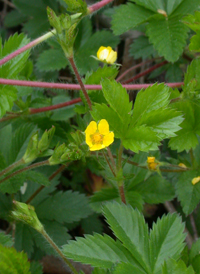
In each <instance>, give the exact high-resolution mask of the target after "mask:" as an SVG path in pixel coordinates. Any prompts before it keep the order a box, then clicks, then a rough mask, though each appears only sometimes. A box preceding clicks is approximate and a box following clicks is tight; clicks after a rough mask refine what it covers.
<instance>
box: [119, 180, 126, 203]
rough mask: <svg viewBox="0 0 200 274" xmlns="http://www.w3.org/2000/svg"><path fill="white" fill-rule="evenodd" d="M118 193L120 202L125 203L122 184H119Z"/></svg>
mask: <svg viewBox="0 0 200 274" xmlns="http://www.w3.org/2000/svg"><path fill="white" fill-rule="evenodd" d="M119 194H120V197H121V201H122V203H124V204H126V198H125V193H124V184H123V185H121V186H119Z"/></svg>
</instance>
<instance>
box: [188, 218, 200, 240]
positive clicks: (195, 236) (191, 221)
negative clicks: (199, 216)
mask: <svg viewBox="0 0 200 274" xmlns="http://www.w3.org/2000/svg"><path fill="white" fill-rule="evenodd" d="M190 223H191V226H192V229H193V233H194V240H195V241H197V240H198V238H199V235H198V231H197V227H196V224H195V220H194V216H193V214H192V213H191V214H190Z"/></svg>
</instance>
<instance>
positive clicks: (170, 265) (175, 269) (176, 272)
mask: <svg viewBox="0 0 200 274" xmlns="http://www.w3.org/2000/svg"><path fill="white" fill-rule="evenodd" d="M171 273H173V274H180V273H181V274H195V272H194V270H193V268H192V267H191V266H189V267H188V268H187V266H186V265H185V263H184V262H183V261H181V260H179V261H178V262H176V261H175V260H173V259H169V260H167V261H166V262H165V263H164V265H163V268H162V274H171Z"/></svg>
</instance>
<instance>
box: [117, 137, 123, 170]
mask: <svg viewBox="0 0 200 274" xmlns="http://www.w3.org/2000/svg"><path fill="white" fill-rule="evenodd" d="M122 153H123V145H122V142H121V144H120V147H119V151H118V170H119V169H120V168H121V166H122Z"/></svg>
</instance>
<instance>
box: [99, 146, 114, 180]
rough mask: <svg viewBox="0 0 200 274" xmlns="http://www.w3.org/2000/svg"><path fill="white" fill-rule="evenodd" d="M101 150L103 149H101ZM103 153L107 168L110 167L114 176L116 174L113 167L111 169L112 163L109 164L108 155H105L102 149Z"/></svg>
mask: <svg viewBox="0 0 200 274" xmlns="http://www.w3.org/2000/svg"><path fill="white" fill-rule="evenodd" d="M102 151H103V150H102ZM103 155H104V158H105V159H106V162H107V164H108V165H109V168H110V170H111V172H112V174H113V176H114V177H116V174H115V172H114V169H113V167H112V165H111V164H110V162H109V160H108V157H107V156H106V154H105V152H104V151H103Z"/></svg>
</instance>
